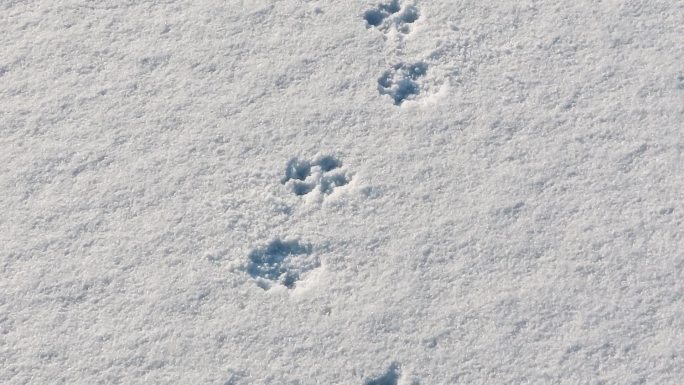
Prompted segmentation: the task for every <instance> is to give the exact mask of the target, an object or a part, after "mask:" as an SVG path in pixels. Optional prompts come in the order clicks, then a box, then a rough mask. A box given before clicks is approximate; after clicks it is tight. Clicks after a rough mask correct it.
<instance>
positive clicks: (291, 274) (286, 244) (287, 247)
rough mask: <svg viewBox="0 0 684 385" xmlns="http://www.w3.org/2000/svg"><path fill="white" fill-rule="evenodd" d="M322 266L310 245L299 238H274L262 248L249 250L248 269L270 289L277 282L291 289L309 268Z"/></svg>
mask: <svg viewBox="0 0 684 385" xmlns="http://www.w3.org/2000/svg"><path fill="white" fill-rule="evenodd" d="M318 266H320V262H319V261H318V258H316V256H315V255H312V247H311V245H306V244H301V243H299V242H298V241H296V240H289V241H283V240H280V239H275V240H273V241H271V242H270V243H269V244H268V245H266V246H265V247H263V248H258V249H254V250H252V251H251V252H250V253H249V263H248V264H247V273H249V275H251V276H252V278H254V279H256V281H257V284H258V285H259V286H260V287H261V288H262V289H264V290H268V289H270V288H271V286H272V285H273V284H275V283H278V284H281V285H283V286H285V287H286V288H288V289H292V288H293V287H294V286H295V283H296V282H297V281H299V280H300V279H302V278H303V277H304V276H305V275H306V273H307V272H309V271H310V270H313V269H315V268H317V267H318Z"/></svg>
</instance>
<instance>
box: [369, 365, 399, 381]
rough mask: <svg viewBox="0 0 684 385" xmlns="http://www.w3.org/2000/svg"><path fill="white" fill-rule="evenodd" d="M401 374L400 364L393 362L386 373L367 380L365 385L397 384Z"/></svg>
mask: <svg viewBox="0 0 684 385" xmlns="http://www.w3.org/2000/svg"><path fill="white" fill-rule="evenodd" d="M399 374H400V373H399V366H398V365H397V364H392V365H391V366H390V367H389V369H388V370H387V372H386V373H385V374H383V375H382V376H380V377H377V378H373V379H370V380H368V381H366V382H365V384H364V385H397V383H398V382H399Z"/></svg>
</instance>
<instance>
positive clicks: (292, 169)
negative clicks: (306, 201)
mask: <svg viewBox="0 0 684 385" xmlns="http://www.w3.org/2000/svg"><path fill="white" fill-rule="evenodd" d="M309 175H311V164H310V163H309V162H307V161H305V160H299V159H297V158H293V159H290V161H289V162H287V167H286V168H285V177H284V178H283V180H282V183H285V182H287V181H289V180H290V179H296V180H305V179H306V178H307V177H308V176H309Z"/></svg>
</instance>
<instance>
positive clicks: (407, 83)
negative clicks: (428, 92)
mask: <svg viewBox="0 0 684 385" xmlns="http://www.w3.org/2000/svg"><path fill="white" fill-rule="evenodd" d="M427 69H428V66H427V64H425V63H415V64H410V65H406V64H404V63H400V64H397V65H395V66H394V67H392V69H391V70H388V71H385V73H383V74H382V76H381V77H380V78H379V79H378V91H379V92H380V94H382V95H389V96H391V97H392V99H393V100H394V105H397V106H398V105H400V104H401V103H403V102H404V100H407V99H411V98H412V97H413V96H414V95H418V94H419V93H420V86H419V85H418V83H417V82H416V80H418V79H419V78H421V77H423V76H425V74H426V73H427Z"/></svg>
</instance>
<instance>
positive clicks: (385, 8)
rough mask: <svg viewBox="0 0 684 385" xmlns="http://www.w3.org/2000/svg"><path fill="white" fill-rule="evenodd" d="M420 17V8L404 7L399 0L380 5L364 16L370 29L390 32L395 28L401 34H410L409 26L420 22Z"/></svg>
mask: <svg viewBox="0 0 684 385" xmlns="http://www.w3.org/2000/svg"><path fill="white" fill-rule="evenodd" d="M419 17H420V14H419V13H418V8H416V7H415V6H414V5H407V6H402V5H401V3H400V2H399V0H392V1H390V2H389V3H383V4H378V5H377V7H375V8H373V9H370V10H368V11H366V12H365V13H364V14H363V19H364V20H366V24H367V26H368V28H373V27H374V28H378V29H381V30H383V31H385V32H389V31H390V29H391V28H392V27H394V28H396V29H397V30H398V31H399V32H401V33H409V32H410V27H409V24H412V23H413V22H415V21H416V20H418V18H419Z"/></svg>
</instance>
